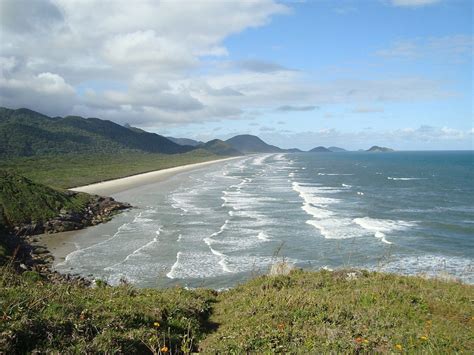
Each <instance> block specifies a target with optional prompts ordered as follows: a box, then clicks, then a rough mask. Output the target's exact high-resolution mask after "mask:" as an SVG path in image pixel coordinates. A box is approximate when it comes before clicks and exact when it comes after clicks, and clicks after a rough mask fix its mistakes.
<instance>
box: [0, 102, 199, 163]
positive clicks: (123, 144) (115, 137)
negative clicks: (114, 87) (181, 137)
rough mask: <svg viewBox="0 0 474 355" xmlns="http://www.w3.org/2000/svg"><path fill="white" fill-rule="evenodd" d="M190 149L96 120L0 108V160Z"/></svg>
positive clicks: (156, 136) (157, 137) (105, 121)
mask: <svg viewBox="0 0 474 355" xmlns="http://www.w3.org/2000/svg"><path fill="white" fill-rule="evenodd" d="M193 149H194V148H193V147H189V146H182V145H179V144H176V143H174V142H172V141H170V140H169V139H167V138H165V137H163V136H160V135H158V134H155V133H149V132H146V131H143V130H139V129H133V128H131V127H123V126H121V125H118V124H116V123H114V122H111V121H107V120H101V119H98V118H83V117H78V116H68V117H64V118H63V117H48V116H46V115H43V114H40V113H38V112H35V111H31V110H28V109H18V110H10V109H7V108H0V157H4V158H6V157H8V158H11V157H25V156H35V155H57V154H67V153H81V152H82V153H84V152H89V153H117V152H121V151H142V152H149V153H165V154H175V153H185V152H188V151H190V150H193Z"/></svg>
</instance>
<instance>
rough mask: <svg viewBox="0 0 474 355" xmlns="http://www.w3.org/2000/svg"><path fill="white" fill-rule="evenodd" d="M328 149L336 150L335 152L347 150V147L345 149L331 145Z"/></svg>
mask: <svg viewBox="0 0 474 355" xmlns="http://www.w3.org/2000/svg"><path fill="white" fill-rule="evenodd" d="M328 149H329V150H330V151H331V152H334V153H342V152H347V150H346V149H344V148H339V147H329V148H328Z"/></svg>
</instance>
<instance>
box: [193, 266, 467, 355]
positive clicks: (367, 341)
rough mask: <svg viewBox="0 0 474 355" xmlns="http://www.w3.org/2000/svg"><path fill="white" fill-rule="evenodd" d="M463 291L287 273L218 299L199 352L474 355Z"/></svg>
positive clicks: (408, 280)
mask: <svg viewBox="0 0 474 355" xmlns="http://www.w3.org/2000/svg"><path fill="white" fill-rule="evenodd" d="M473 296H474V288H473V287H472V286H469V285H463V284H457V283H452V282H443V281H440V280H433V279H431V280H426V279H423V278H421V277H405V276H398V275H387V274H379V273H369V272H347V271H336V272H330V271H320V272H316V273H314V272H304V271H294V272H293V273H291V274H290V275H289V276H279V277H260V278H258V279H255V280H252V281H250V282H248V283H247V284H244V285H241V286H239V287H237V288H235V289H232V290H230V291H228V292H225V293H222V294H220V295H219V296H218V299H217V301H218V302H217V304H216V306H215V309H214V313H213V315H212V316H211V318H210V320H211V321H212V322H216V323H217V324H220V326H219V328H218V330H217V332H215V333H213V334H212V335H210V336H209V337H208V338H207V339H206V340H204V342H203V343H202V344H201V346H202V348H203V349H204V350H205V352H208V353H214V352H216V351H219V352H224V353H229V352H237V351H238V352H251V353H252V352H260V353H261V352H298V353H321V352H324V353H328V352H330V351H332V352H342V353H348V352H357V351H367V352H394V351H403V352H429V353H433V352H434V353H447V352H455V351H467V350H469V349H471V350H472V349H474V339H473V338H472V334H473V333H472V331H473V325H474V318H473V314H472V304H471V302H472V298H473Z"/></svg>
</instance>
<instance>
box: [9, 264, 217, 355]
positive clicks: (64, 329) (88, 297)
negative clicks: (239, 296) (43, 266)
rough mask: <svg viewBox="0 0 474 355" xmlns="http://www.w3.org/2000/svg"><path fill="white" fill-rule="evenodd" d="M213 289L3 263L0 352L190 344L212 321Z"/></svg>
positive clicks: (185, 348)
mask: <svg viewBox="0 0 474 355" xmlns="http://www.w3.org/2000/svg"><path fill="white" fill-rule="evenodd" d="M214 299H215V294H214V292H213V291H209V290H196V291H188V290H185V289H183V288H170V289H166V290H151V289H145V290H136V289H134V288H133V287H131V286H129V285H122V286H118V287H113V288H112V287H103V286H102V287H96V288H89V287H84V286H81V285H77V284H61V285H57V284H51V283H48V282H46V281H44V280H42V279H41V277H40V276H38V274H36V273H33V272H25V273H23V275H21V276H19V275H17V274H14V273H12V272H9V271H5V270H4V271H3V275H2V276H1V281H0V302H1V303H0V309H1V313H0V316H1V318H0V353H25V352H31V351H34V350H36V351H40V352H53V351H54V352H57V351H59V353H116V352H120V353H125V354H133V353H152V352H153V353H158V352H160V351H161V352H163V353H164V352H172V353H176V352H190V351H191V350H193V349H194V348H195V346H196V344H197V342H198V341H199V340H200V339H202V337H203V335H204V333H203V332H204V330H206V329H209V328H210V327H209V325H208V324H207V318H208V315H209V312H210V308H211V305H212V303H213V301H214Z"/></svg>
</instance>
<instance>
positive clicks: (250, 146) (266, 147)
mask: <svg viewBox="0 0 474 355" xmlns="http://www.w3.org/2000/svg"><path fill="white" fill-rule="evenodd" d="M225 142H226V143H227V144H229V145H230V146H232V148H234V149H236V150H238V151H240V152H242V153H245V154H249V153H250V154H251V153H281V152H284V150H283V149H281V148H278V147H276V146H274V145H270V144H267V143H265V142H264V141H263V140H262V139H260V138H259V137H257V136H252V135H250V134H241V135H238V136H235V137H232V138H230V139H228V140H226V141H225Z"/></svg>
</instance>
